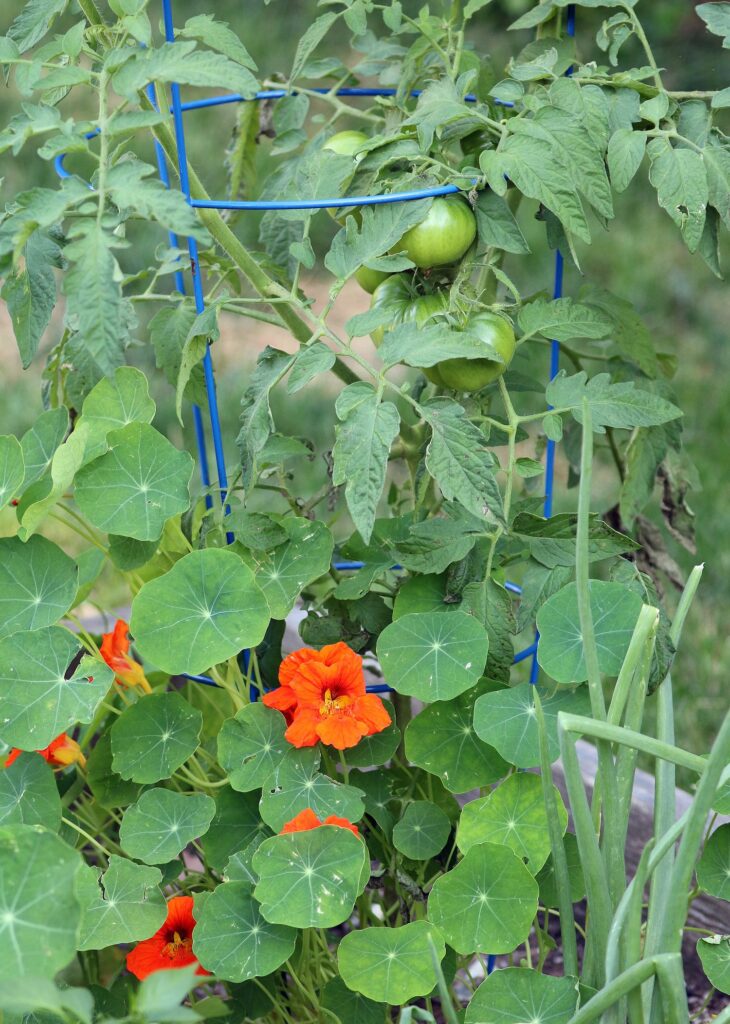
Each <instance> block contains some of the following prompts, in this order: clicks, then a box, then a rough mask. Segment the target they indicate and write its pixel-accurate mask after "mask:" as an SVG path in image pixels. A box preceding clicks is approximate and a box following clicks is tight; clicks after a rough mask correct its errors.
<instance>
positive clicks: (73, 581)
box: [0, 534, 79, 637]
mask: <svg viewBox="0 0 730 1024" xmlns="http://www.w3.org/2000/svg"><path fill="white" fill-rule="evenodd" d="M78 585H79V573H78V569H77V568H76V563H75V562H74V561H73V560H72V559H71V558H69V557H68V555H66V554H64V552H63V551H61V549H60V548H59V547H57V546H56V545H55V544H53V543H52V541H50V540H47V539H46V538H45V537H39V536H37V535H35V534H34V535H33V536H32V537H30V538H29V539H28V540H27V541H26V542H25V543H23V542H22V541H21V540H20V539H19V538H18V537H3V538H2V540H0V637H3V636H10V635H11V634H12V633H20V632H24V631H26V630H34V629H43V628H44V627H45V626H52V625H53V624H54V623H55V622H58V620H59V619H60V618H61V616H62V615H64V614H65V613H66V612H67V611H68V610H69V608H70V607H71V605H72V604H73V601H74V598H75V597H76V591H77V590H78Z"/></svg>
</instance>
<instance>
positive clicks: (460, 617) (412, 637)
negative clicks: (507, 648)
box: [377, 612, 489, 702]
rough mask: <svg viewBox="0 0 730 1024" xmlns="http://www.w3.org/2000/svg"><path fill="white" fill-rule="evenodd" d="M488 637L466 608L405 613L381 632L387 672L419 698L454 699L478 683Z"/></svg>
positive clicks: (401, 690) (396, 685) (394, 684)
mask: <svg viewBox="0 0 730 1024" xmlns="http://www.w3.org/2000/svg"><path fill="white" fill-rule="evenodd" d="M488 647H489V639H488V637H487V633H486V631H485V629H484V628H483V627H482V626H481V625H480V624H479V623H478V622H477V620H476V619H475V618H474V617H473V616H471V615H467V614H466V613H465V612H454V613H453V615H443V614H441V613H440V612H430V613H426V614H412V615H404V616H403V617H402V618H400V619H398V620H397V622H393V623H391V625H390V626H388V627H387V628H386V629H384V630H383V632H382V633H381V634H380V637H379V638H378V648H377V649H378V658H379V660H380V664H381V666H382V669H383V674H384V675H385V678H386V679H387V681H388V682H389V683H390V685H391V686H392V687H393V688H394V689H395V690H397V691H398V693H403V694H406V695H408V696H410V697H417V698H418V699H419V700H425V701H429V702H432V701H437V700H450V699H451V698H452V697H458V695H459V694H460V693H463V692H464V691H465V690H468V689H470V688H471V687H472V686H474V685H475V683H476V682H477V680H478V679H479V677H480V676H481V674H482V672H483V670H484V666H485V664H486V661H487V651H488Z"/></svg>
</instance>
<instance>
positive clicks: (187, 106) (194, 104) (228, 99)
mask: <svg viewBox="0 0 730 1024" xmlns="http://www.w3.org/2000/svg"><path fill="white" fill-rule="evenodd" d="M307 91H308V92H316V93H319V94H320V96H325V95H327V94H328V93H331V92H332V90H331V89H327V88H322V87H318V88H316V89H308V90H307ZM422 91H423V90H422V89H411V92H410V95H411V96H413V97H414V98H417V97H418V96H420V95H421V93H422ZM397 92H398V90H397V89H389V88H380V89H379V88H377V86H376V87H361V86H349V85H347V86H343V87H342V88H341V89H337V90H336V91H335V96H395V95H396V93H397ZM297 95H298V93H297V90H296V89H291V90H290V89H261V90H259V92H257V93H256V94H255V95H253V96H243V95H241V93H238V92H233V93H224V94H223V95H222V96H208V97H207V98H206V99H202V100H190V101H189V102H188V103H183V105H182V110H183V112H185V111H188V110H204V109H205V108H206V107H220V106H223V105H224V104H226V103H252V102H254V101H255V100H281V99H284V97H285V96H297ZM492 99H493V102H494V103H495V104H496V105H497V106H498V107H513V106H514V103H511V102H510V101H509V100H500V99H497V97H496V96H495V97H492ZM464 100H465V102H467V103H476V102H477V97H476V96H475V95H474V93H472V92H468V93H467V94H466V96H464Z"/></svg>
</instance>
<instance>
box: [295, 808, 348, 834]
mask: <svg viewBox="0 0 730 1024" xmlns="http://www.w3.org/2000/svg"><path fill="white" fill-rule="evenodd" d="M321 825H337V826H339V828H349V830H350V831H351V832H352V833H354V835H356V836H359V835H360V832H359V831H358V827H357V825H353V824H352V822H351V821H348V820H347V818H338V817H337V815H336V814H328V815H327V817H326V818H325V819H324V821H320V819H319V818H318V817H317V815H316V814H315V813H314V811H313V810H312V808H311V807H307V808H306V810H304V811H300V812H299V814H297V815H296V817H294V818H292V820H291V821H287V823H286V825H285V826H284V827H283V829H282V830H281V832H280V833H279V835H280V836H285V835H288V834H289V833H290V832H309V831H310V830H311V829H313V828H319V827H320V826H321Z"/></svg>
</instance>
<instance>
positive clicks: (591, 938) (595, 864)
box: [558, 712, 612, 988]
mask: <svg viewBox="0 0 730 1024" xmlns="http://www.w3.org/2000/svg"><path fill="white" fill-rule="evenodd" d="M566 717H567V716H565V715H564V713H563V712H560V713H559V715H558V740H559V743H560V754H561V757H562V761H563V771H564V773H565V784H566V786H567V789H568V797H569V799H570V807H571V810H572V812H573V823H574V825H575V835H576V839H577V841H578V850H579V852H580V859H581V864H582V865H583V873H584V876H585V882H586V892H587V895H588V910H589V914H590V928H589V929H588V939H587V942H586V954H585V956H586V958H587V959H589V960H590V963H592V964H593V968H592V971H591V972H590V974H589V975H587V972H586V966H585V960H584V969H583V974H584V978H585V981H586V983H587V984H591V985H594V986H595V987H597V988H600V987H601V986H602V985H603V981H604V976H603V972H604V967H605V961H606V943H607V939H608V930H609V927H610V923H611V917H612V913H611V901H610V899H609V890H608V878H607V876H606V868H605V865H604V862H603V858H602V857H601V850H600V847H599V845H598V836H597V835H596V831H595V828H594V826H593V819H592V817H591V809H590V807H589V806H588V797H587V796H586V791H585V787H584V785H583V776H582V775H581V770H580V764H579V762H578V755H577V753H576V749H575V739H574V738H573V736H571V734H570V732H569V730H568V728H567V727H566V726H565V724H564V723H565V718H566ZM571 717H573V716H571ZM585 721H587V722H591V721H592V720H591V719H585ZM563 941H564V940H563ZM589 952H590V957H589V956H588V954H589Z"/></svg>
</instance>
